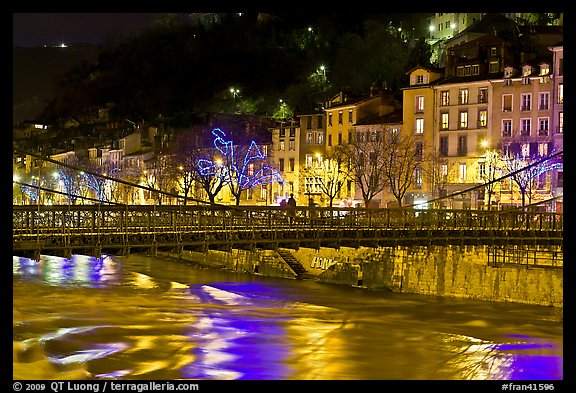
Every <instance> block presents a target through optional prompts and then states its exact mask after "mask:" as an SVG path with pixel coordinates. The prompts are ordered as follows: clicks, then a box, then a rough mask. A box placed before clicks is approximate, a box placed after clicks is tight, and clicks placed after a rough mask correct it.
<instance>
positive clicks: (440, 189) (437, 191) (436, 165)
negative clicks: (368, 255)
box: [426, 153, 456, 198]
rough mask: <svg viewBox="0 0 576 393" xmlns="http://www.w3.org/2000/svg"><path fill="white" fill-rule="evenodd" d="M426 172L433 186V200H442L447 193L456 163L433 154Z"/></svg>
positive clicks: (428, 160) (429, 158)
mask: <svg viewBox="0 0 576 393" xmlns="http://www.w3.org/2000/svg"><path fill="white" fill-rule="evenodd" d="M426 161H427V162H428V166H427V167H426V172H427V175H428V179H429V181H430V184H431V186H432V196H433V198H441V197H443V196H445V195H446V193H447V186H448V184H450V179H451V178H452V175H453V173H454V171H455V168H456V163H455V162H450V160H448V158H446V157H443V156H440V155H439V154H438V153H432V154H431V155H430V156H429V157H428V159H427V160H426Z"/></svg>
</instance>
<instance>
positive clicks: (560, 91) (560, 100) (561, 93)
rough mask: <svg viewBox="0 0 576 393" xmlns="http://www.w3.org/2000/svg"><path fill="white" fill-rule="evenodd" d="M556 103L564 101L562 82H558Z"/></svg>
mask: <svg viewBox="0 0 576 393" xmlns="http://www.w3.org/2000/svg"><path fill="white" fill-rule="evenodd" d="M558 103H559V104H562V103H564V83H559V84H558Z"/></svg>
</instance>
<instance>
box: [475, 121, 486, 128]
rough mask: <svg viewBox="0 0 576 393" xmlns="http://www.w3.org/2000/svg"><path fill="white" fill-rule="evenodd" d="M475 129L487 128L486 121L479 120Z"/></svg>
mask: <svg viewBox="0 0 576 393" xmlns="http://www.w3.org/2000/svg"><path fill="white" fill-rule="evenodd" d="M477 127H478V128H486V127H488V123H487V122H486V121H482V120H479V121H478V124H477Z"/></svg>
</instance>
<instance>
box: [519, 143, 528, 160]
mask: <svg viewBox="0 0 576 393" xmlns="http://www.w3.org/2000/svg"><path fill="white" fill-rule="evenodd" d="M520 153H521V154H522V157H523V158H526V157H528V156H529V155H530V144H529V143H522V144H521V145H520Z"/></svg>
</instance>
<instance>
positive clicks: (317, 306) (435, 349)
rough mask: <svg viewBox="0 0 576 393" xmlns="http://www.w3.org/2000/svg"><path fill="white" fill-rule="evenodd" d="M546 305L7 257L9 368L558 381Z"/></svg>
mask: <svg viewBox="0 0 576 393" xmlns="http://www.w3.org/2000/svg"><path fill="white" fill-rule="evenodd" d="M561 315H562V314H561V312H559V310H558V309H554V308H549V307H540V306H530V305H523V304H513V303H497V302H485V301H474V300H459V299H451V298H440V297H431V296H418V295H409V294H401V293H400V294H398V293H389V292H384V291H374V290H367V289H362V288H354V287H348V286H340V285H330V284H322V283H318V282H315V281H308V280H290V279H277V278H270V277H264V276H258V275H250V274H244V273H235V272H230V271H221V270H215V269H207V268H201V267H198V266H195V265H193V264H190V263H186V262H180V261H175V260H171V259H167V258H160V257H148V256H142V255H136V254H133V255H130V256H129V257H112V256H105V257H103V258H93V257H86V256H79V255H74V256H73V258H72V259H64V258H59V257H51V256H42V257H41V260H40V261H39V262H35V261H33V260H30V259H26V258H20V257H13V341H14V352H15V358H14V361H13V365H14V371H13V377H14V379H84V378H90V379H123V380H137V379H144V380H171V379H174V380H175V379H200V380H239V379H247V380H335V379H336V380H560V379H563V371H562V370H563V323H562V317H561Z"/></svg>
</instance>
